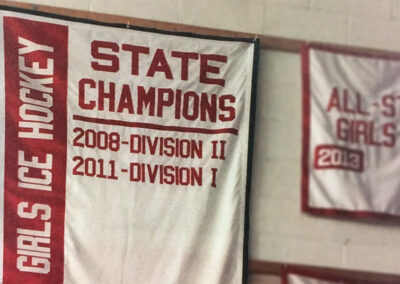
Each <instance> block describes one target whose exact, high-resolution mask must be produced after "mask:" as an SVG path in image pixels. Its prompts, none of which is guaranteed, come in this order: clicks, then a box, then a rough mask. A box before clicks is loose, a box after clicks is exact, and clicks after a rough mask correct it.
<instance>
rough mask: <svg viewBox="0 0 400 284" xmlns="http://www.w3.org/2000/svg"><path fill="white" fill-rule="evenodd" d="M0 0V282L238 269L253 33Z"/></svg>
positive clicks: (229, 278) (215, 279) (217, 278)
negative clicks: (90, 15)
mask: <svg viewBox="0 0 400 284" xmlns="http://www.w3.org/2000/svg"><path fill="white" fill-rule="evenodd" d="M3 9H4V10H2V11H1V12H0V47H1V50H4V53H3V55H1V56H0V77H1V80H0V94H1V95H0V101H1V103H0V106H1V108H0V138H1V139H0V173H1V174H0V181H2V180H3V177H4V188H3V187H1V188H0V201H1V204H0V209H1V210H0V217H1V218H0V220H1V222H4V226H1V229H0V236H4V245H2V246H1V247H0V256H3V257H1V258H0V259H1V260H0V265H1V266H0V268H1V269H0V282H1V283H5V284H8V283H29V284H35V283H51V284H53V283H79V284H85V283H157V284H159V283H201V284H203V283H241V282H242V278H243V270H244V267H245V261H247V244H246V242H247V230H248V224H247V221H246V220H247V218H248V216H247V214H248V211H247V210H248V208H247V207H246V206H247V205H246V204H247V200H248V191H249V186H250V169H249V167H248V164H249V163H250V158H251V155H249V154H248V153H249V152H248V149H249V147H248V145H249V143H250V142H249V141H251V139H252V131H253V130H252V129H251V127H250V121H251V120H252V117H253V114H254V105H252V104H251V102H252V100H253V99H254V97H255V87H254V86H253V84H254V82H255V78H254V77H255V75H254V74H253V73H254V70H255V68H254V67H253V62H254V61H255V60H254V58H255V57H256V54H257V47H258V45H257V41H254V40H252V39H235V38H216V37H207V36H200V35H194V34H179V33H171V32H164V31H158V30H146V29H144V28H134V29H126V28H124V25H107V24H101V23H94V22H90V21H87V20H80V19H69V18H65V17H60V16H54V15H43V14H37V15H33V14H28V13H25V12H24V13H22V12H21V11H20V10H15V9H13V10H15V11H11V10H10V9H8V8H5V7H3ZM250 149H251V147H250ZM250 153H251V152H250ZM3 228H4V231H3ZM1 279H3V280H2V281H1Z"/></svg>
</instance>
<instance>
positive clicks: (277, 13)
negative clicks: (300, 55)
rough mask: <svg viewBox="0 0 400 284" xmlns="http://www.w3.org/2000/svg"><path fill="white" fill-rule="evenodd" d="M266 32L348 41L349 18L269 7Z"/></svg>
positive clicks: (317, 39)
mask: <svg viewBox="0 0 400 284" xmlns="http://www.w3.org/2000/svg"><path fill="white" fill-rule="evenodd" d="M264 33H265V34H268V35H275V36H281V37H287V38H295V39H302V40H310V41H320V42H330V43H346V41H347V18H346V16H345V15H336V14H333V13H329V12H319V11H316V10H300V9H289V8H288V9H282V8H277V7H267V9H266V18H265V22H264Z"/></svg>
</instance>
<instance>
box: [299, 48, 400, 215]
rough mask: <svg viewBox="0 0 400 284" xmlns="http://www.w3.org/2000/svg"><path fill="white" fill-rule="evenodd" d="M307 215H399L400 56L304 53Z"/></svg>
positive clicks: (321, 50) (326, 51) (308, 50)
mask: <svg viewBox="0 0 400 284" xmlns="http://www.w3.org/2000/svg"><path fill="white" fill-rule="evenodd" d="M302 60H303V158H302V159H303V165H302V172H303V174H302V178H303V181H302V202H303V204H302V207H303V210H304V211H305V212H309V213H315V214H324V215H343V216H353V217H389V216H392V217H393V216H399V215H400V179H399V178H398V172H399V171H400V155H399V153H398V151H397V150H398V147H399V141H400V128H399V125H400V76H398V74H400V56H398V57H397V58H396V57H383V56H382V57H374V56H370V55H368V54H363V53H350V52H347V51H344V50H339V49H335V48H329V47H325V46H319V45H311V46H306V47H304V49H303V54H302Z"/></svg>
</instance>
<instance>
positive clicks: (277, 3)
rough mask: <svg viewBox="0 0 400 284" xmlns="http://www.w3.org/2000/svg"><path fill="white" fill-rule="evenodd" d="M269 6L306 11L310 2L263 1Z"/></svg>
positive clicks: (292, 0)
mask: <svg viewBox="0 0 400 284" xmlns="http://www.w3.org/2000/svg"><path fill="white" fill-rule="evenodd" d="M264 1H265V3H266V4H267V7H269V6H278V7H281V8H282V9H284V8H296V9H307V8H308V7H309V2H310V0H264Z"/></svg>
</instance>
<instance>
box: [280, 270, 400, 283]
mask: <svg viewBox="0 0 400 284" xmlns="http://www.w3.org/2000/svg"><path fill="white" fill-rule="evenodd" d="M349 275H350V272H348V273H346V275H344V273H343V272H341V273H338V274H336V275H335V274H334V273H333V272H321V271H315V270H311V269H310V268H303V267H300V266H289V267H286V268H285V269H284V270H283V271H282V277H281V280H282V281H281V282H282V284H395V283H398V277H394V276H392V275H384V274H375V275H373V276H371V275H368V276H367V275H365V274H364V275H360V274H359V273H358V274H357V273H354V276H349Z"/></svg>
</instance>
